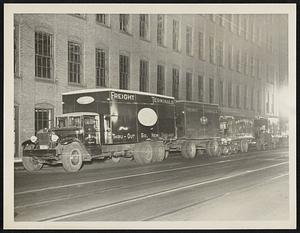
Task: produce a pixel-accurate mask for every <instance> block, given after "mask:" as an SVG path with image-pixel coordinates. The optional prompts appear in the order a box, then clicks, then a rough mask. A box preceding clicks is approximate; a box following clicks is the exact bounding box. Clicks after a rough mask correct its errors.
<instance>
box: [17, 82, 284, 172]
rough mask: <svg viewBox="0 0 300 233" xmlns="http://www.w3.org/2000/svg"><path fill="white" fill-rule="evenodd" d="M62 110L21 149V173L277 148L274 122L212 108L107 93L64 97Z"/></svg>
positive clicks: (143, 95)
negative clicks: (57, 166)
mask: <svg viewBox="0 0 300 233" xmlns="http://www.w3.org/2000/svg"><path fill="white" fill-rule="evenodd" d="M62 104H63V105H62V106H63V107H62V109H63V114H62V115H59V116H57V117H56V122H55V127H54V128H50V129H41V130H39V131H38V132H37V133H36V135H34V136H32V137H31V138H30V139H29V140H27V141H25V142H23V143H22V146H23V156H22V160H23V165H24V167H25V169H26V170H28V171H36V170H40V169H41V168H42V167H43V165H44V164H57V163H62V165H63V167H64V169H65V170H66V171H67V172H77V171H79V170H80V169H81V167H82V166H83V163H84V162H85V161H91V160H93V159H112V160H113V161H114V162H118V161H119V160H120V158H122V157H125V158H132V159H134V160H135V161H136V162H137V163H138V164H147V163H151V162H159V161H162V160H164V159H165V158H167V157H168V155H169V153H171V152H173V151H180V152H181V154H182V156H183V157H185V158H188V159H193V158H195V156H196V155H197V154H199V155H202V154H207V155H209V156H221V155H227V154H231V153H236V152H238V151H241V152H247V151H248V147H249V145H256V148H257V149H259V150H261V149H266V148H267V147H268V148H275V147H276V145H277V144H278V142H279V139H278V138H279V136H278V135H279V134H277V136H275V134H274V130H273V129H274V128H275V126H274V125H276V122H275V121H274V120H273V121H272V124H273V125H272V124H271V125H270V124H269V123H270V122H269V121H268V119H266V118H256V119H253V120H252V119H246V118H244V119H241V118H236V117H233V116H224V115H222V113H221V111H220V109H219V106H218V105H215V104H207V103H201V102H193V101H181V100H180V101H175V100H174V98H173V97H169V96H163V95H157V94H150V93H145V92H138V91H129V90H119V89H110V88H105V89H85V90H78V91H73V92H69V93H64V94H63V95H62ZM274 122H275V123H274ZM272 130H273V131H272Z"/></svg>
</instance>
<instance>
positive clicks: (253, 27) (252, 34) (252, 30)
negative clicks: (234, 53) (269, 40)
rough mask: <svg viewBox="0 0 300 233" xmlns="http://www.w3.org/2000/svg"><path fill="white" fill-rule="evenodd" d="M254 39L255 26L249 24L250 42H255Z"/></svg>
mask: <svg viewBox="0 0 300 233" xmlns="http://www.w3.org/2000/svg"><path fill="white" fill-rule="evenodd" d="M255 38H256V35H255V24H254V22H252V23H251V40H252V42H255Z"/></svg>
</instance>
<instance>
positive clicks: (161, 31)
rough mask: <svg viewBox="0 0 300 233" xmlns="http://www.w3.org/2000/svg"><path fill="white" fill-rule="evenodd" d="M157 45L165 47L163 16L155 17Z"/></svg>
mask: <svg viewBox="0 0 300 233" xmlns="http://www.w3.org/2000/svg"><path fill="white" fill-rule="evenodd" d="M157 44H158V45H165V16H164V15H157Z"/></svg>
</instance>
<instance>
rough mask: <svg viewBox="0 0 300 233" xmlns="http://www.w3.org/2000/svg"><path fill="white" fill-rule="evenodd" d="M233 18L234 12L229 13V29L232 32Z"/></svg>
mask: <svg viewBox="0 0 300 233" xmlns="http://www.w3.org/2000/svg"><path fill="white" fill-rule="evenodd" d="M232 19H233V15H232V14H229V15H228V22H229V30H230V31H231V32H232V31H233V22H232Z"/></svg>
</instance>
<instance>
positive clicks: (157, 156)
mask: <svg viewBox="0 0 300 233" xmlns="http://www.w3.org/2000/svg"><path fill="white" fill-rule="evenodd" d="M152 145H153V150H154V151H153V153H154V154H153V162H161V161H163V160H164V159H165V157H166V149H165V146H164V144H163V143H162V142H153V143H152Z"/></svg>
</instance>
